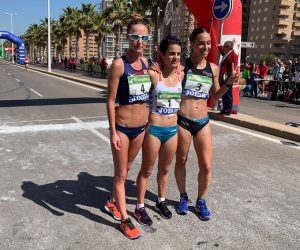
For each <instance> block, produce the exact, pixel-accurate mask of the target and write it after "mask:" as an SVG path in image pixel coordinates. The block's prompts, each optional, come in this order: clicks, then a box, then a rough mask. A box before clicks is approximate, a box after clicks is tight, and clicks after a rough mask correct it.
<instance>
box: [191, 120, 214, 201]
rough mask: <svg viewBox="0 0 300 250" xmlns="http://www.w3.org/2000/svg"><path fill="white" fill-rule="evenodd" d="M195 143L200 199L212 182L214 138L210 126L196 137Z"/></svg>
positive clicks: (204, 195) (205, 194)
mask: <svg viewBox="0 0 300 250" xmlns="http://www.w3.org/2000/svg"><path fill="white" fill-rule="evenodd" d="M193 142H194V148H195V151H196V154H197V158H198V165H199V172H198V198H204V197H206V196H207V191H208V187H209V184H210V182H211V161H212V138H211V129H210V125H209V124H207V125H206V126H205V127H204V128H202V129H201V130H200V131H199V132H198V133H197V134H196V135H195V136H194V139H193Z"/></svg>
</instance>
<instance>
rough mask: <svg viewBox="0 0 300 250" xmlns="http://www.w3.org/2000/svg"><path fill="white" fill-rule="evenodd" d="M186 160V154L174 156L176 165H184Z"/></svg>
mask: <svg viewBox="0 0 300 250" xmlns="http://www.w3.org/2000/svg"><path fill="white" fill-rule="evenodd" d="M186 162H187V156H178V157H176V167H184V166H185V164H186Z"/></svg>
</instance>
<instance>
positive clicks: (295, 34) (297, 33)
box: [292, 30, 300, 36]
mask: <svg viewBox="0 0 300 250" xmlns="http://www.w3.org/2000/svg"><path fill="white" fill-rule="evenodd" d="M292 35H293V36H300V30H294V31H293V32H292Z"/></svg>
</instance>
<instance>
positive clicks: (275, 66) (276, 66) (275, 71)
mask: <svg viewBox="0 0 300 250" xmlns="http://www.w3.org/2000/svg"><path fill="white" fill-rule="evenodd" d="M279 71H280V64H279V61H278V59H277V58H274V64H273V76H274V80H278V73H279Z"/></svg>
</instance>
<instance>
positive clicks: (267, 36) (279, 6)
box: [246, 0, 300, 61]
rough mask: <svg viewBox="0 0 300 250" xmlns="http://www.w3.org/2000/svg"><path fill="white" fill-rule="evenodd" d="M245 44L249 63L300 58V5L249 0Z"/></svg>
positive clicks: (276, 0) (290, 0)
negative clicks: (268, 58) (249, 45)
mask: <svg viewBox="0 0 300 250" xmlns="http://www.w3.org/2000/svg"><path fill="white" fill-rule="evenodd" d="M247 41H248V42H255V43H256V48H251V49H247V50H246V55H247V57H248V58H249V59H250V60H255V61H258V60H259V59H260V58H261V57H262V56H265V55H271V54H273V55H275V56H276V57H278V58H281V59H282V60H287V59H292V58H299V57H300V1H299V0H252V1H251V3H250V9H249V25H248V35H247Z"/></svg>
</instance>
